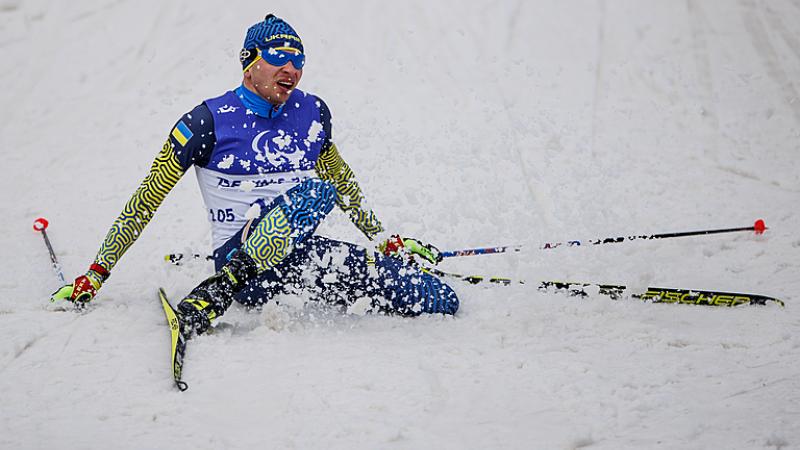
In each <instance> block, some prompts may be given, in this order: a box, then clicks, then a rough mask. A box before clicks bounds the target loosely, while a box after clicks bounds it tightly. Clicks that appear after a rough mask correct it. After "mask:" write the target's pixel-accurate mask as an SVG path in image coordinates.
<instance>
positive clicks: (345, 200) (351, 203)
mask: <svg viewBox="0 0 800 450" xmlns="http://www.w3.org/2000/svg"><path fill="white" fill-rule="evenodd" d="M314 169H315V170H316V172H317V175H319V177H320V178H321V179H323V180H325V181H328V182H330V183H331V184H333V186H334V187H335V188H336V193H337V195H336V204H337V205H339V208H341V209H342V211H344V212H345V213H347V215H348V216H349V217H350V220H352V221H353V223H354V224H355V225H356V227H358V229H359V230H361V232H362V233H364V234H365V235H366V236H367V238H369V239H370V240H372V239H373V238H375V236H376V235H377V234H378V233H380V232H382V231H383V225H381V222H380V221H379V220H378V218H377V217H376V216H375V213H374V212H373V211H372V210H369V211H365V210H364V208H363V205H362V203H363V201H364V194H363V193H362V192H361V187H360V186H359V185H358V182H357V181H356V179H355V175H354V174H353V171H352V170H350V166H348V165H347V163H346V162H345V161H344V159H342V156H341V155H340V154H339V150H338V149H337V148H336V144H334V143H332V142H331V143H330V144H329V145H328V146H327V147H326V148H325V149H324V150H323V151H322V153H321V154H320V155H319V159H317V164H316V166H315V167H314Z"/></svg>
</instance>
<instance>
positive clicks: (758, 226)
mask: <svg viewBox="0 0 800 450" xmlns="http://www.w3.org/2000/svg"><path fill="white" fill-rule="evenodd" d="M753 229H754V230H755V231H756V234H764V231H765V230H766V229H767V226H766V225H764V221H763V220H761V219H758V220H756V223H755V224H754V225H753Z"/></svg>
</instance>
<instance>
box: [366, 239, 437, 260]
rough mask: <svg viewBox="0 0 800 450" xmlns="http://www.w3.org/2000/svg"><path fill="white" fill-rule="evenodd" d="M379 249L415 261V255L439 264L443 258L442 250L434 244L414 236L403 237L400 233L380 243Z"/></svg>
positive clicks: (387, 254) (385, 253)
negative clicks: (421, 240)
mask: <svg viewBox="0 0 800 450" xmlns="http://www.w3.org/2000/svg"><path fill="white" fill-rule="evenodd" d="M378 250H379V251H380V252H381V253H383V254H384V255H386V256H393V257H395V258H401V259H402V258H407V259H408V260H409V261H411V262H413V261H414V257H415V256H419V257H420V258H422V259H424V260H425V261H428V262H429V263H431V264H438V263H439V262H440V261H441V260H442V259H443V258H442V252H440V251H439V249H438V248H436V247H434V246H433V245H431V244H423V243H422V242H420V241H418V240H417V239H414V238H407V237H405V238H401V237H400V236H398V235H394V236H392V237H390V238H389V239H387V240H385V241H383V242H381V243H380V244H378Z"/></svg>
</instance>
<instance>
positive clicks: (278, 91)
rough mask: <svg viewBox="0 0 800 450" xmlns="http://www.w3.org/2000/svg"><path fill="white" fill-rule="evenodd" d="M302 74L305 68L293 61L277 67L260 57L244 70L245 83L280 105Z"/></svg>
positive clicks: (269, 100)
mask: <svg viewBox="0 0 800 450" xmlns="http://www.w3.org/2000/svg"><path fill="white" fill-rule="evenodd" d="M302 76H303V70H302V69H297V68H295V67H294V64H292V63H287V64H284V65H283V66H280V67H277V66H273V65H270V64H268V63H267V62H266V61H264V60H263V59H261V58H259V59H258V60H257V61H256V62H255V63H253V65H252V66H251V67H250V68H249V69H247V70H246V71H245V72H244V85H245V87H247V88H249V89H250V90H252V91H255V92H256V93H257V94H258V95H260V96H261V97H262V98H264V99H266V100H267V101H268V102H270V103H272V104H273V105H280V104H283V103H285V102H286V100H287V99H288V98H289V94H291V93H292V91H293V90H294V88H296V87H297V84H298V83H300V77H302Z"/></svg>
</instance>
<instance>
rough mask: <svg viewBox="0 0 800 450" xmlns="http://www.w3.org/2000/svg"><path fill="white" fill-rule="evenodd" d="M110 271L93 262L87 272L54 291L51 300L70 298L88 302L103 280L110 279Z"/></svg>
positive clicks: (78, 301)
mask: <svg viewBox="0 0 800 450" xmlns="http://www.w3.org/2000/svg"><path fill="white" fill-rule="evenodd" d="M108 276H109V273H108V270H106V268H105V267H103V266H101V265H99V264H92V265H91V266H89V270H87V271H86V273H85V274H83V275H81V276H79V277H78V278H75V281H73V282H72V284H66V285H64V286H62V287H61V288H60V289H59V290H57V291H55V292H53V295H52V296H51V297H50V301H51V302H56V301H59V300H68V301H71V302H74V303H88V302H89V301H91V300H92V299H93V298H94V296H95V295H97V291H98V289H100V287H101V286H102V285H103V282H104V281H105V280H106V279H108Z"/></svg>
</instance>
